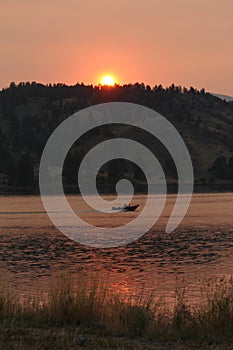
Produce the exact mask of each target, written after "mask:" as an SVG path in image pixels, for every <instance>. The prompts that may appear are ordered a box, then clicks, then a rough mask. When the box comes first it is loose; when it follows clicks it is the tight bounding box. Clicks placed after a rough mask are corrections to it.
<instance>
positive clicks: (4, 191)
mask: <svg viewBox="0 0 233 350" xmlns="http://www.w3.org/2000/svg"><path fill="white" fill-rule="evenodd" d="M110 189H114V186H111V188H109V191H106V190H103V189H100V192H99V193H100V194H101V195H106V196H108V195H109V196H111V195H116V193H115V192H114V191H110ZM64 191H65V194H66V195H81V194H80V192H79V191H77V187H76V186H67V187H66V186H65V188H64ZM227 192H233V183H215V184H212V185H209V184H202V183H197V184H194V191H193V193H210V194H211V193H227ZM154 193H155V194H156V193H157V194H159V192H156V191H155V192H154ZM176 193H177V184H176V183H173V184H168V185H167V194H176ZM134 194H135V195H147V189H146V186H142V187H141V188H140V190H137V189H136V191H135V193H134ZM35 195H40V191H39V190H38V189H32V188H30V187H28V188H22V187H8V188H0V196H35ZM57 195H59V194H57ZM90 195H91V193H90Z"/></svg>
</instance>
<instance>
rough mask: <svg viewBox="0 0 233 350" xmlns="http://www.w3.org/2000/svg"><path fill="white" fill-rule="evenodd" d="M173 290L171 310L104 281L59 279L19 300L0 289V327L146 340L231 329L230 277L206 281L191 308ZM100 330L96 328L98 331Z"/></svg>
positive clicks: (217, 334) (220, 334)
mask: <svg viewBox="0 0 233 350" xmlns="http://www.w3.org/2000/svg"><path fill="white" fill-rule="evenodd" d="M184 295H185V293H184V292H179V293H178V294H177V302H176V305H175V307H174V309H173V310H168V309H167V310H166V309H165V308H164V306H162V305H160V304H159V303H154V301H153V298H152V297H143V296H140V295H139V296H138V298H135V297H134V299H130V298H128V299H127V300H126V299H123V298H121V297H120V296H119V295H113V294H112V293H111V292H110V291H109V290H108V288H107V281H106V280H99V282H90V281H88V280H85V279H84V280H81V281H80V282H79V283H77V284H74V283H73V282H72V281H71V280H61V281H60V282H59V283H58V284H57V285H55V286H53V287H51V290H50V292H49V293H48V295H47V298H46V301H44V302H41V301H40V300H39V299H38V300H37V299H33V300H30V301H28V302H24V303H21V302H19V300H17V298H16V297H15V296H14V295H13V294H11V293H10V292H5V291H3V290H2V291H1V292H0V326H14V327H17V326H18V327H37V328H38V327H41V328H43V327H73V326H74V327H78V326H83V327H87V328H90V329H93V330H99V332H102V334H112V335H130V336H143V337H147V338H149V339H154V338H155V337H156V338H161V337H162V338H163V339H178V338H179V339H180V338H182V339H190V338H197V337H198V338H200V339H201V338H204V339H218V340H219V339H220V338H222V339H223V338H227V339H229V338H231V337H232V335H233V334H232V331H233V280H232V279H230V280H226V279H221V280H214V281H213V280H211V281H207V283H206V285H205V287H203V290H202V296H203V302H201V303H200V305H198V306H196V307H194V308H191V307H190V306H189V305H188V304H187V303H186V302H185V301H184V300H185V298H184ZM100 330H101V331H100Z"/></svg>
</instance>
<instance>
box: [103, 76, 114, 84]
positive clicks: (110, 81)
mask: <svg viewBox="0 0 233 350" xmlns="http://www.w3.org/2000/svg"><path fill="white" fill-rule="evenodd" d="M101 85H104V86H114V85H115V79H114V78H113V76H111V75H105V76H104V77H103V78H102V79H101Z"/></svg>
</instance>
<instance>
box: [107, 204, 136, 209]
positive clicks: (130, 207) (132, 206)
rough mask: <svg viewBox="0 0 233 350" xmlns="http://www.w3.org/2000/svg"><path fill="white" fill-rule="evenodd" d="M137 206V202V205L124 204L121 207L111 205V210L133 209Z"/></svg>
mask: <svg viewBox="0 0 233 350" xmlns="http://www.w3.org/2000/svg"><path fill="white" fill-rule="evenodd" d="M138 207H139V204H137V205H124V206H123V207H112V210H118V211H135V210H136V209H137V208H138Z"/></svg>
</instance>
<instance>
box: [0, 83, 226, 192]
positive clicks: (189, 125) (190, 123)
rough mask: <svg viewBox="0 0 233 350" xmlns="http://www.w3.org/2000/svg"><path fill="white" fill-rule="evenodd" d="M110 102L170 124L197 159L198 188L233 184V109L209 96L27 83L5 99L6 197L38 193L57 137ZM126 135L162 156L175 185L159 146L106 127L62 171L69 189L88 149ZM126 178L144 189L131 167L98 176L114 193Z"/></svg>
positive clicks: (0, 159)
mask: <svg viewBox="0 0 233 350" xmlns="http://www.w3.org/2000/svg"><path fill="white" fill-rule="evenodd" d="M110 101H122V102H132V103H137V104H141V105H144V106H147V107H150V108H152V109H154V110H156V111H158V112H159V113H161V114H162V115H164V116H165V117H166V118H167V119H168V120H170V121H171V123H172V124H173V125H174V126H175V127H176V128H177V130H178V131H179V132H180V134H181V136H182V137H183V138H184V141H185V142H186V144H187V146H188V149H189V151H190V153H191V157H192V160H193V165H194V172H195V180H196V182H200V183H209V184H213V183H214V182H216V181H219V180H223V181H228V182H229V181H233V170H232V169H233V165H232V163H233V160H232V159H233V103H232V102H226V101H224V100H221V99H219V98H217V97H215V96H212V95H211V94H209V93H206V92H205V90H204V89H202V90H200V91H199V90H197V89H195V88H193V87H190V88H185V87H181V86H175V85H174V84H172V85H171V86H169V87H166V88H164V87H163V86H162V85H156V86H154V87H150V86H149V85H147V86H145V85H144V84H142V83H141V84H139V83H135V84H127V85H123V86H119V85H116V86H114V87H101V86H93V85H88V86H86V85H84V84H76V85H74V86H68V85H65V84H53V85H52V84H48V85H43V84H38V83H36V82H32V83H29V82H26V83H19V84H18V85H16V84H15V83H11V84H10V86H9V87H8V88H5V89H3V90H2V91H1V92H0V187H1V188H2V189H3V190H5V191H7V190H9V191H11V190H12V189H13V190H17V188H21V189H24V188H25V189H26V188H28V189H29V190H30V189H33V190H37V189H38V168H39V162H40V157H41V154H42V151H43V148H44V146H45V144H46V142H47V140H48V138H49V136H50V135H51V133H52V132H53V130H54V129H55V128H56V127H57V126H58V125H59V124H60V123H61V122H62V121H63V120H64V119H66V118H67V117H69V116H70V115H71V114H73V113H74V112H76V111H79V110H81V109H83V108H86V107H89V106H91V105H95V104H98V103H104V102H110ZM125 132H126V134H127V136H128V137H130V136H132V138H134V139H135V137H136V139H137V140H138V141H139V142H141V143H144V144H145V145H146V146H147V147H149V148H151V150H152V151H153V152H155V153H156V152H157V153H158V158H160V159H159V160H160V162H161V164H162V165H163V168H164V169H165V173H166V176H167V177H168V178H169V179H171V180H174V181H175V180H176V169H175V166H174V164H173V162H172V159H170V157H169V154H167V153H166V150H165V149H164V148H163V146H162V145H160V144H159V143H158V142H157V141H156V140H153V139H150V138H149V137H143V135H141V134H140V133H139V132H138V134H137V133H136V134H135V132H133V131H132V130H131V129H130V128H128V129H125V128H121V127H118V128H115V129H114V128H111V127H103V128H102V129H101V130H96V131H93V132H92V133H91V132H90V133H89V136H88V137H86V138H81V140H80V142H79V144H76V145H74V147H73V148H72V149H71V150H70V152H69V154H68V156H67V159H66V162H65V167H64V171H63V177H64V184H65V185H67V186H74V185H75V183H76V182H77V172H76V171H77V170H78V166H79V164H80V162H81V160H82V158H83V156H84V155H85V153H86V152H87V151H88V149H90V148H91V147H92V146H93V145H95V144H96V143H98V142H100V140H103V139H109V138H110V137H117V136H118V137H119V136H121V135H122V137H125V135H124V133H125ZM147 136H148V135H147ZM224 159H225V160H224ZM74 164H75V166H74ZM120 177H126V178H129V179H131V180H133V182H134V183H135V186H136V187H137V188H139V187H140V186H142V187H143V186H144V185H143V184H144V182H145V178H144V175H143V173H142V172H141V170H140V169H139V168H137V167H136V166H134V165H133V164H130V162H129V163H128V164H126V163H124V162H120V163H119V162H118V163H114V162H109V164H106V166H104V167H103V168H102V169H101V171H100V174H99V177H98V184H99V186H102V189H103V190H104V189H105V188H106V191H108V190H109V187H108V185H109V184H110V185H111V184H113V185H114V183H115V182H116V181H117V180H118V179H119V178H120ZM110 187H111V186H110ZM111 188H112V187H111ZM143 188H144V187H143Z"/></svg>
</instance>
